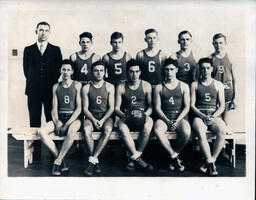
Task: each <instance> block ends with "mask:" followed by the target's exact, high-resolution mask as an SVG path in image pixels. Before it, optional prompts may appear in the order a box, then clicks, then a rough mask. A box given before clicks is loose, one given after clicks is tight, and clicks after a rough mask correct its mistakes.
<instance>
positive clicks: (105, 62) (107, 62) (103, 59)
mask: <svg viewBox="0 0 256 200" xmlns="http://www.w3.org/2000/svg"><path fill="white" fill-rule="evenodd" d="M102 62H103V63H104V65H105V69H106V74H105V77H108V65H109V57H108V55H107V54H106V55H104V56H103V57H102Z"/></svg>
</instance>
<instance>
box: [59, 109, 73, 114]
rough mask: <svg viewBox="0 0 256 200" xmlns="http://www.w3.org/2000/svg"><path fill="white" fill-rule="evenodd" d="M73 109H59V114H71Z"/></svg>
mask: <svg viewBox="0 0 256 200" xmlns="http://www.w3.org/2000/svg"><path fill="white" fill-rule="evenodd" d="M73 112H74V111H73V110H59V114H72V113H73Z"/></svg>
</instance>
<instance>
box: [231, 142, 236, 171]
mask: <svg viewBox="0 0 256 200" xmlns="http://www.w3.org/2000/svg"><path fill="white" fill-rule="evenodd" d="M232 143H233V144H232V158H231V160H232V166H233V168H236V139H235V138H233V140H232Z"/></svg>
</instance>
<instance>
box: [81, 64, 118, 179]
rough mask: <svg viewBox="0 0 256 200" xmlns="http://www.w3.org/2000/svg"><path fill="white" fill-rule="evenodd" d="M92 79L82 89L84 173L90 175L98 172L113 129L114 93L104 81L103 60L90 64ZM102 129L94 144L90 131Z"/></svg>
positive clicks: (112, 88)
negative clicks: (87, 153)
mask: <svg viewBox="0 0 256 200" xmlns="http://www.w3.org/2000/svg"><path fill="white" fill-rule="evenodd" d="M91 70H92V75H93V81H92V82H90V83H89V84H87V85H85V86H84V87H83V89H82V102H83V111H84V114H85V121H84V133H85V141H86V144H87V146H88V150H89V159H88V161H89V162H88V167H87V169H85V171H84V173H85V174H86V175H87V176H92V175H93V173H100V172H101V169H100V166H99V159H98V157H99V155H100V153H101V152H102V150H103V148H104V147H105V146H106V144H107V142H108V140H109V137H110V134H111V132H112V129H113V119H112V118H111V115H112V114H113V112H114V98H115V97H114V93H115V88H114V86H113V85H112V84H110V83H108V82H106V81H104V79H103V78H104V75H105V67H104V64H103V62H101V61H97V62H95V63H93V64H92V69H91ZM93 131H102V134H101V136H100V139H99V141H98V144H97V145H95V144H94V141H93V138H92V132H93Z"/></svg>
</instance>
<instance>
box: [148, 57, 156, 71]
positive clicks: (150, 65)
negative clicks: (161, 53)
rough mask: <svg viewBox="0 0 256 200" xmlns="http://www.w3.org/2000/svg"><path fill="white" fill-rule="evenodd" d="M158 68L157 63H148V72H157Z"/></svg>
mask: <svg viewBox="0 0 256 200" xmlns="http://www.w3.org/2000/svg"><path fill="white" fill-rule="evenodd" d="M155 66H156V63H155V61H153V60H151V61H149V62H148V71H149V72H154V71H155V68H156V67H155Z"/></svg>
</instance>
